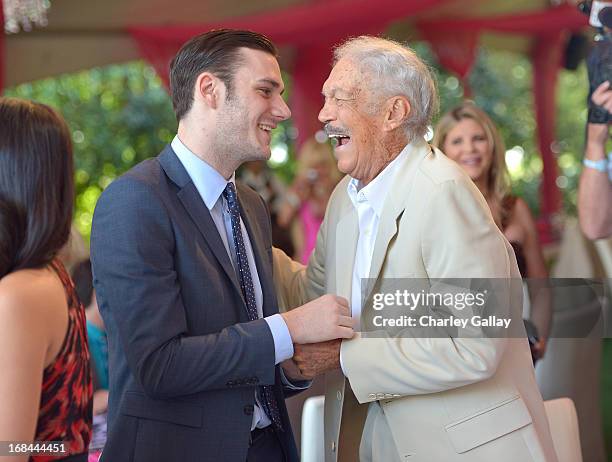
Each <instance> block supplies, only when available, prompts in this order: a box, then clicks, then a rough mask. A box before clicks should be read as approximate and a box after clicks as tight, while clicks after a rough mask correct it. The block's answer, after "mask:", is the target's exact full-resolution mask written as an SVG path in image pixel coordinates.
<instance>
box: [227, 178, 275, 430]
mask: <svg viewBox="0 0 612 462" xmlns="http://www.w3.org/2000/svg"><path fill="white" fill-rule="evenodd" d="M223 197H225V200H226V201H227V205H228V208H229V213H230V218H231V222H232V234H233V235H234V246H235V247H236V263H237V264H238V268H237V269H238V279H239V280H240V289H242V294H243V295H244V299H245V301H246V307H247V314H248V316H249V321H254V320H256V319H258V318H259V316H258V314H257V304H256V303H255V289H254V288H253V279H252V278H251V269H250V268H249V261H248V259H247V254H246V248H245V246H244V239H243V237H242V230H241V227H240V204H239V203H238V197H237V195H236V188H235V187H234V183H232V182H229V183H227V186H226V187H225V190H224V191H223ZM259 390H260V392H261V395H260V396H261V397H262V398H263V399H261V404H262V405H263V408H264V411H265V412H266V414H267V415H268V417H270V419H271V420H272V422H273V423H274V425H275V426H276V428H277V429H279V430H282V428H283V425H282V422H281V418H280V412H279V410H278V403H277V402H276V398H275V397H274V393H273V389H272V386H271V385H263V386H261V387H259Z"/></svg>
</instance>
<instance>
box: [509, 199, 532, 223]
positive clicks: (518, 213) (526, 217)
mask: <svg viewBox="0 0 612 462" xmlns="http://www.w3.org/2000/svg"><path fill="white" fill-rule="evenodd" d="M512 215H513V218H514V219H515V220H516V221H518V222H519V223H520V224H521V225H522V226H524V227H526V228H528V229H531V228H535V220H534V218H533V214H532V213H531V209H530V208H529V206H528V205H527V202H525V201H524V200H523V199H521V198H520V197H517V198H516V201H515V203H514V208H513V210H512Z"/></svg>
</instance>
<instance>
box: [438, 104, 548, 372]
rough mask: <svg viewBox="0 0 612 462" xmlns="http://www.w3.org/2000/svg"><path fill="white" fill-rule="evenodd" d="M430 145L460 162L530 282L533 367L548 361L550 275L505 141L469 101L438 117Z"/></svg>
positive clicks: (491, 122) (522, 274)
mask: <svg viewBox="0 0 612 462" xmlns="http://www.w3.org/2000/svg"><path fill="white" fill-rule="evenodd" d="M432 144H433V145H434V146H437V147H438V148H440V149H441V150H442V152H444V153H445V154H446V155H447V156H448V157H449V158H450V159H452V160H454V161H455V162H457V163H458V164H459V165H460V166H461V167H462V168H463V169H464V170H465V172H466V173H467V174H468V175H469V176H470V178H471V179H472V180H473V181H474V183H475V184H476V186H477V187H478V189H479V190H480V192H481V193H482V195H483V196H484V198H485V199H486V201H487V204H488V205H489V208H490V209H491V214H492V215H493V219H494V220H495V223H496V224H497V226H498V227H499V228H500V230H501V231H502V232H503V233H504V236H505V237H506V239H508V241H509V242H510V244H511V245H512V248H513V249H514V253H515V255H516V261H517V264H518V267H519V271H520V272H521V276H522V277H523V279H528V288H529V301H530V303H529V305H530V306H531V307H532V308H531V313H530V316H529V318H530V319H529V320H528V321H526V322H525V327H526V330H527V335H528V337H529V343H530V347H531V354H532V358H533V361H534V363H535V361H537V360H538V359H540V358H542V357H543V356H544V353H545V351H546V341H547V339H548V334H549V332H550V323H551V316H552V307H551V300H550V292H549V291H548V290H543V289H544V287H545V286H546V285H547V284H546V280H547V279H548V270H547V269H546V264H545V262H544V256H543V254H542V248H541V246H540V242H539V239H538V232H537V228H536V223H535V220H534V218H533V216H532V215H531V212H530V210H529V206H528V205H527V203H526V202H525V201H524V200H523V199H521V198H519V197H516V196H513V195H512V194H511V193H510V181H509V175H508V169H507V167H506V158H505V154H506V149H505V146H504V143H503V141H502V139H501V136H500V135H499V132H498V130H497V128H496V127H495V124H494V123H493V121H492V120H491V119H490V118H489V116H488V115H487V114H486V113H485V112H484V111H483V110H481V109H480V108H478V107H477V106H476V105H475V104H473V103H472V102H469V101H466V102H464V103H463V104H461V105H460V106H458V107H456V108H455V109H453V110H451V111H449V112H447V113H446V114H444V115H443V116H442V117H441V118H440V121H439V122H438V124H437V126H436V128H435V130H434V139H433V142H432ZM524 314H525V313H524Z"/></svg>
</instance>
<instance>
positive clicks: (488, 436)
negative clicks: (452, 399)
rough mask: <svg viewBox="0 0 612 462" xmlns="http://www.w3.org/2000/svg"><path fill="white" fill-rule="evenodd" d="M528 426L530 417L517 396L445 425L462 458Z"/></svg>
mask: <svg viewBox="0 0 612 462" xmlns="http://www.w3.org/2000/svg"><path fill="white" fill-rule="evenodd" d="M530 423H531V415H530V414H529V411H528V410H527V406H525V403H524V402H523V400H522V398H521V397H520V396H513V397H512V398H510V399H507V400H504V401H501V402H499V403H497V404H495V405H494V406H491V407H489V408H487V409H483V410H482V411H479V412H478V413H477V414H474V415H472V416H470V417H466V418H464V419H461V420H459V421H457V422H453V423H451V424H449V425H446V426H445V427H444V429H445V430H446V433H447V434H448V437H449V438H450V440H451V443H452V444H453V446H454V448H455V450H456V451H457V452H458V453H459V454H461V453H464V452H467V451H469V450H470V449H474V448H476V447H478V446H481V445H483V444H485V443H488V442H489V441H492V440H494V439H495V438H499V437H501V436H504V435H507V434H508V433H511V432H513V431H515V430H518V429H519V428H523V427H525V426H527V425H529V424H530Z"/></svg>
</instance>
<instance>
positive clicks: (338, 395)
mask: <svg viewBox="0 0 612 462" xmlns="http://www.w3.org/2000/svg"><path fill="white" fill-rule="evenodd" d="M336 398H338V401H342V392H341V391H340V390H338V391H337V392H336Z"/></svg>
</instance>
